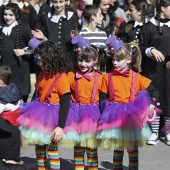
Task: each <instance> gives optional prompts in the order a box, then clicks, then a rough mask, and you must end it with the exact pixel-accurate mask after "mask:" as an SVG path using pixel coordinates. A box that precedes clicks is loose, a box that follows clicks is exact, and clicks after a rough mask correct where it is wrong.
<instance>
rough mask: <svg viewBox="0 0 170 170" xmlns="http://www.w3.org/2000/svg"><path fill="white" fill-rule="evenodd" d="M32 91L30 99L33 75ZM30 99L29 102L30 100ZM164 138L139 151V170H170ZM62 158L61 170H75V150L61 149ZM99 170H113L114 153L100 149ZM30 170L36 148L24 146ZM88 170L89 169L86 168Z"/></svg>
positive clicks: (125, 159) (169, 159) (167, 147)
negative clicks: (154, 144)
mask: <svg viewBox="0 0 170 170" xmlns="http://www.w3.org/2000/svg"><path fill="white" fill-rule="evenodd" d="M31 81H32V83H31V84H32V89H31V94H30V98H31V96H32V93H33V91H34V88H33V84H34V83H35V75H34V74H32V75H31ZM30 98H29V100H30ZM163 139H164V138H163V137H161V139H160V142H159V143H158V144H157V145H156V146H146V147H144V148H140V149H139V164H140V165H139V170H170V146H167V145H165V143H164V140H163ZM59 154H60V158H61V170H74V164H73V149H64V148H61V147H60V148H59ZM98 156H99V170H111V169H113V166H112V157H113V152H112V151H103V150H102V149H101V148H99V149H98ZM21 160H22V161H23V162H24V164H25V165H26V167H27V169H28V170H37V168H36V159H35V153H34V146H24V152H23V154H22V155H21ZM86 170H87V167H86ZM124 170H128V155H127V153H126V152H125V155H124Z"/></svg>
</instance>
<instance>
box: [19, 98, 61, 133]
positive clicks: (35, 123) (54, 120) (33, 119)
mask: <svg viewBox="0 0 170 170" xmlns="http://www.w3.org/2000/svg"><path fill="white" fill-rule="evenodd" d="M59 108H60V105H59V104H56V105H52V104H48V103H43V102H39V101H32V102H30V103H27V104H26V105H25V106H24V107H23V108H22V109H21V116H20V117H19V118H18V119H17V121H18V123H19V124H20V125H23V126H25V127H26V128H28V129H29V128H32V129H35V130H37V131H40V132H43V133H46V134H51V133H52V132H53V130H54V129H55V128H56V127H57V126H58V122H59Z"/></svg>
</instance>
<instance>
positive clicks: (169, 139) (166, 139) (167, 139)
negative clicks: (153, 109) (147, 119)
mask: <svg viewBox="0 0 170 170" xmlns="http://www.w3.org/2000/svg"><path fill="white" fill-rule="evenodd" d="M165 143H166V144H167V145H169V146H170V133H169V134H167V135H166V136H165Z"/></svg>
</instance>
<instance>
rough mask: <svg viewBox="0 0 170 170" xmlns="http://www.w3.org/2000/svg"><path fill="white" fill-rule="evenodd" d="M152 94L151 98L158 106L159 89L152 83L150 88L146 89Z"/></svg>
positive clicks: (153, 103)
mask: <svg viewBox="0 0 170 170" xmlns="http://www.w3.org/2000/svg"><path fill="white" fill-rule="evenodd" d="M146 90H147V91H148V92H149V93H150V95H151V100H152V103H151V104H152V105H154V106H156V105H157V102H158V98H159V91H158V90H157V88H155V87H154V86H152V85H151V84H150V85H149V86H148V88H147V89H146Z"/></svg>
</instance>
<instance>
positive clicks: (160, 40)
mask: <svg viewBox="0 0 170 170" xmlns="http://www.w3.org/2000/svg"><path fill="white" fill-rule="evenodd" d="M169 45H170V27H168V26H167V25H164V26H163V35H159V34H158V27H157V26H156V25H154V24H153V23H152V22H151V21H150V22H148V23H147V24H145V25H144V26H143V29H142V32H141V41H140V44H139V46H140V48H141V51H142V56H143V58H145V59H146V62H145V67H144V68H143V74H144V75H145V76H146V77H148V78H150V79H151V80H152V84H153V86H154V87H156V88H157V89H158V90H159V102H160V109H162V111H163V113H164V115H166V116H170V74H169V73H168V71H167V70H166V63H167V62H168V61H170V46H169ZM149 47H154V48H156V49H157V50H159V51H160V52H161V53H162V54H163V55H164V56H165V60H164V61H163V62H157V61H156V60H155V59H154V58H153V57H147V56H146V55H145V50H146V48H149Z"/></svg>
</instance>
